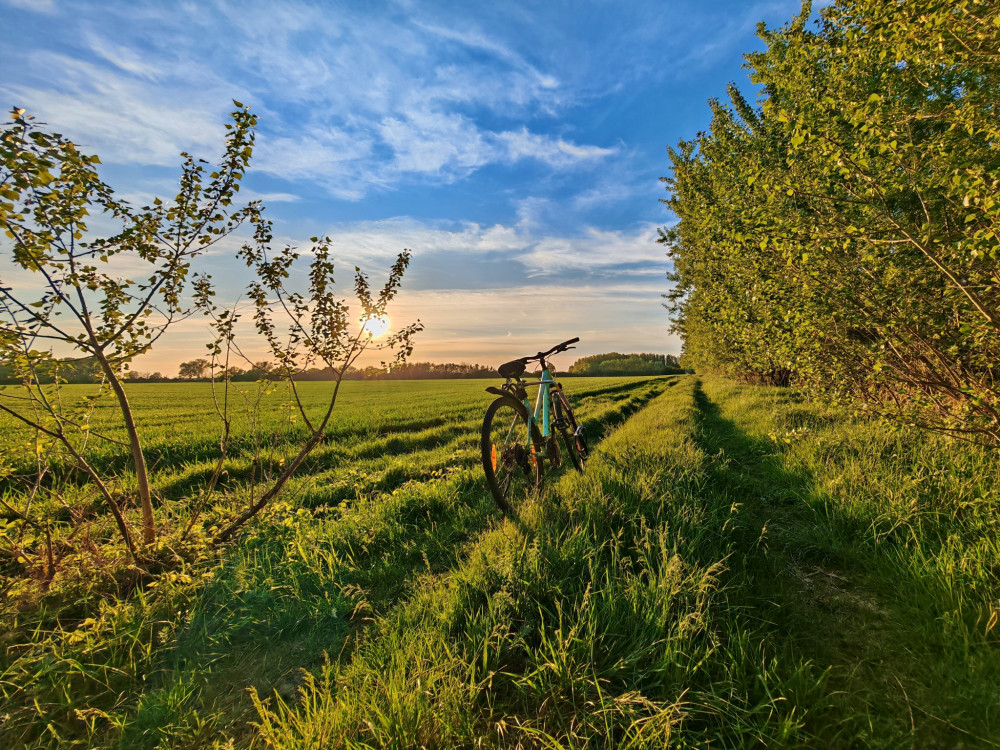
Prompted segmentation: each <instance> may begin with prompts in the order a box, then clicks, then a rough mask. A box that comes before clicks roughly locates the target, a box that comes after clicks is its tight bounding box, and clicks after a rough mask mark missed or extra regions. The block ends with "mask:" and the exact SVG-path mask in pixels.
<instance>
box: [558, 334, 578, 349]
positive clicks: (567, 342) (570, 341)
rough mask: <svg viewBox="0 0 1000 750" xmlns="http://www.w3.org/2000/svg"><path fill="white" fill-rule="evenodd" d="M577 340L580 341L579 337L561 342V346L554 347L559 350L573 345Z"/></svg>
mask: <svg viewBox="0 0 1000 750" xmlns="http://www.w3.org/2000/svg"><path fill="white" fill-rule="evenodd" d="M579 340H580V337H579V336H577V337H576V338H575V339H570V340H569V341H563V342H562V343H561V344H559V346H557V347H556V349H559V348H561V347H563V346H569V345H570V344H575V343H576V342H577V341H579Z"/></svg>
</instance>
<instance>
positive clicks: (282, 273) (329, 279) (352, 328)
mask: <svg viewBox="0 0 1000 750" xmlns="http://www.w3.org/2000/svg"><path fill="white" fill-rule="evenodd" d="M311 242H312V243H313V244H312V247H311V248H310V252H309V253H308V257H309V258H310V260H309V261H308V274H307V278H308V283H307V286H306V289H305V290H304V291H296V290H295V289H294V288H292V287H290V286H289V283H290V279H292V278H293V276H294V274H293V270H295V268H296V266H297V264H298V262H299V260H300V258H301V257H302V255H301V253H300V252H299V251H298V250H297V249H296V248H293V247H285V248H283V249H282V250H280V251H278V252H276V253H275V252H272V250H271V246H270V243H271V226H270V223H269V222H267V221H263V220H262V221H260V222H258V224H257V227H256V231H255V235H254V241H253V242H252V243H248V244H246V245H244V246H243V248H242V250H241V251H240V257H241V258H242V259H243V260H244V261H245V262H246V264H247V266H248V267H249V268H252V269H253V271H254V276H255V278H256V280H255V281H253V282H251V284H250V286H249V288H248V295H249V298H250V299H251V300H252V301H253V304H254V325H255V327H256V329H257V331H258V333H259V334H260V335H261V336H262V337H263V338H264V340H265V341H266V342H267V344H268V348H269V349H270V352H271V355H272V356H273V357H274V362H273V363H272V362H263V363H256V364H254V365H253V368H252V369H253V370H260V369H263V370H265V372H264V375H265V376H266V377H267V378H269V379H280V380H283V381H284V382H285V383H286V384H287V385H288V386H289V389H290V392H291V394H292V399H293V404H294V408H295V409H296V410H297V412H298V415H299V417H301V419H302V423H303V425H304V426H305V428H306V438H305V441H304V442H303V443H302V445H301V447H300V448H299V451H298V452H297V453H296V455H295V456H294V457H293V458H292V459H291V460H290V461H288V462H287V464H286V465H285V468H284V471H282V473H281V474H280V475H279V476H278V477H277V478H276V479H275V480H274V481H273V482H272V483H271V484H270V486H269V487H268V488H267V489H266V490H265V491H264V492H262V493H261V495H260V496H258V497H255V498H253V499H252V501H251V502H250V504H249V507H247V508H246V509H245V510H244V511H243V512H242V513H240V514H239V515H238V516H237V517H236V518H234V519H232V520H231V521H230V522H229V523H228V524H227V525H225V527H224V528H223V529H222V530H221V531H220V532H219V534H218V535H217V536H216V541H219V542H223V541H226V540H228V539H229V538H230V537H231V536H232V535H233V534H234V533H235V532H236V531H237V530H238V529H239V528H240V527H241V526H243V525H244V524H245V523H246V522H247V521H249V520H250V519H251V518H253V517H254V516H255V515H257V514H258V513H259V512H260V511H261V510H263V509H264V508H265V507H266V506H267V504H268V503H269V502H271V501H272V500H273V499H274V498H275V497H277V496H278V495H279V494H280V493H281V491H282V490H283V488H284V486H285V484H286V483H287V482H288V480H289V479H291V477H292V476H293V475H294V474H295V472H296V471H298V468H299V467H300V466H301V465H302V463H303V461H305V459H306V458H307V457H308V456H309V454H310V453H312V451H313V450H315V448H316V447H317V446H318V445H320V443H322V442H323V440H324V439H325V438H326V433H325V430H326V428H327V425H328V424H329V422H330V418H331V416H332V415H333V411H334V408H335V407H336V404H337V398H338V396H339V394H340V386H341V383H342V382H343V380H344V378H345V377H346V375H347V373H348V371H349V370H351V369H352V367H353V366H354V364H355V363H356V362H357V360H358V358H359V357H361V355H362V354H364V353H365V352H366V351H369V350H373V351H386V350H392V351H393V354H394V356H393V357H392V359H391V361H390V363H389V364H387V363H383V369H387V368H389V367H390V366H391V365H401V364H403V363H404V362H405V360H406V357H407V356H408V355H409V354H410V353H411V352H412V351H413V345H412V338H413V336H414V335H415V334H416V333H417V332H418V331H420V330H421V329H422V325H421V324H420V321H417V322H415V323H412V324H410V325H407V326H404V327H403V328H400V329H399V330H397V331H394V332H390V333H388V334H387V335H386V337H385V338H384V339H382V340H380V341H376V339H375V336H374V335H373V334H372V333H371V331H369V321H374V320H384V319H386V318H387V317H388V308H389V304H390V302H391V301H392V300H393V298H395V296H396V294H397V293H398V291H399V288H400V284H401V282H402V278H403V273H404V272H405V271H406V268H407V266H408V265H409V262H410V252H409V251H408V250H404V251H403V252H402V253H400V254H399V255H398V256H397V258H396V262H395V263H394V264H393V265H392V267H391V268H390V270H389V275H388V278H387V280H386V282H385V284H384V285H383V286H382V288H381V289H379V290H378V291H377V292H373V290H372V287H371V285H370V283H369V281H368V277H367V275H366V274H365V273H364V272H362V271H361V269H360V268H358V267H355V269H354V296H355V297H356V298H357V301H358V309H356V310H355V313H354V314H352V312H351V307H350V306H349V305H348V304H347V303H346V302H345V301H343V300H341V299H338V298H337V297H336V296H335V295H334V289H335V282H334V263H333V258H332V254H331V241H330V238H329V237H324V238H322V239H321V238H318V237H313V238H312V240H311ZM203 310H204V311H205V313H206V314H207V315H209V316H210V317H211V319H212V325H213V327H214V329H215V331H216V337H215V341H214V342H213V343H212V344H210V345H209V350H210V352H211V354H212V366H213V371H214V369H215V367H216V366H217V365H221V369H222V372H223V374H224V373H225V372H226V370H227V369H228V367H229V364H230V363H229V360H230V356H231V354H232V352H233V351H234V346H233V340H234V334H233V331H234V327H235V324H236V322H237V320H238V317H239V316H238V315H237V314H236V313H235V312H234V311H233V310H220V309H218V308H217V307H215V306H214V305H212V304H211V302H210V301H208V299H207V298H206V299H205V301H204V305H203ZM276 311H279V314H276ZM316 365H320V366H321V367H322V368H324V369H328V370H330V371H332V372H333V375H334V377H333V380H334V387H333V390H332V392H331V393H330V396H329V398H328V399H327V401H326V402H325V403H324V404H323V405H322V407H321V408H320V409H319V410H318V411H313V412H310V410H309V409H307V408H306V404H305V403H304V402H303V400H302V398H301V397H300V395H299V391H298V387H297V383H298V381H299V379H300V375H299V373H302V372H305V371H308V370H309V369H310V368H312V367H314V366H316ZM227 382H228V379H227ZM224 419H225V418H224ZM228 429H229V423H228V420H226V430H227V431H228ZM218 466H219V467H220V468H221V460H220V463H219V464H218Z"/></svg>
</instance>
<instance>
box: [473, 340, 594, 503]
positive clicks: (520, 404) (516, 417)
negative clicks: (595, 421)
mask: <svg viewBox="0 0 1000 750" xmlns="http://www.w3.org/2000/svg"><path fill="white" fill-rule="evenodd" d="M579 340H580V339H579V338H575V339H570V340H569V341H564V342H563V343H561V344H558V345H556V346H554V347H552V348H551V349H549V350H548V351H547V352H538V354H536V355H534V356H533V357H521V358H520V359H515V360H512V361H510V362H505V363H504V364H502V365H500V367H498V368H497V371H498V372H499V373H500V375H501V376H502V377H503V378H505V382H504V384H503V385H502V386H500V387H499V388H496V387H494V386H490V387H489V388H487V389H486V390H487V392H489V393H493V394H495V395H496V396H498V398H497V399H496V400H495V401H493V402H492V403H491V404H490V405H489V406H488V407H487V408H486V415H485V416H484V417H483V427H482V433H481V439H480V448H481V450H482V458H483V469H484V471H485V472H486V483H487V485H488V486H489V488H490V492H492V493H493V498H494V499H495V500H496V503H497V505H498V506H499V507H500V510H502V511H503V512H505V513H509V512H510V511H511V507H512V505H513V502H512V501H514V500H518V499H521V498H523V497H525V496H527V495H528V494H530V493H531V492H533V491H534V490H536V489H537V488H538V487H540V486H541V484H542V479H543V477H544V474H545V467H544V462H545V460H546V459H548V460H549V462H550V463H551V464H552V466H553V467H554V468H558V467H559V466H561V465H562V453H561V451H560V449H559V442H558V440H557V439H556V433H558V435H559V436H560V437H561V438H562V442H563V444H564V445H565V447H566V452H567V454H568V455H569V458H570V461H571V462H572V464H573V467H574V468H575V469H576V470H577V471H580V472H582V471H583V465H584V462H585V461H586V460H587V438H586V434H585V433H584V429H583V426H582V425H580V424H578V423H577V421H576V417H575V416H574V415H573V410H572V409H571V408H570V405H569V401H568V400H567V398H566V394H565V393H563V389H562V385H560V384H559V383H557V382H556V381H555V380H553V378H552V374H551V373H550V372H549V365H548V363H547V362H546V361H545V360H546V357H551V356H552V355H553V354H558V353H561V352H564V351H566V350H568V349H575V348H576V347H573V346H570V344H575V343H576V342H577V341H579ZM535 361H537V362H538V363H539V364H540V365H541V366H542V372H541V374H540V375H539V379H538V380H535V381H531V382H527V381H524V380H522V379H521V376H522V375H524V372H525V370H527V367H528V363H529V362H535ZM530 386H538V395H537V397H536V398H535V405H534V407H532V405H531V401H530V400H529V399H528V392H527V390H526V388H527V387H530Z"/></svg>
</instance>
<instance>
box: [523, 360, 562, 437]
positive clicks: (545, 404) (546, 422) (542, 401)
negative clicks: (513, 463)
mask: <svg viewBox="0 0 1000 750" xmlns="http://www.w3.org/2000/svg"><path fill="white" fill-rule="evenodd" d="M553 383H555V381H554V380H553V379H552V375H550V374H549V368H547V367H546V368H545V369H544V370H542V376H541V378H539V380H538V396H537V397H536V398H535V410H534V412H533V413H532V418H533V419H534V421H535V423H536V424H538V422H539V417H541V426H542V430H541V432H542V437H543V438H547V437H548V436H549V432H550V429H549V427H550V421H551V417H550V414H549V389H550V388H551V387H552V384H553ZM525 406H528V404H525ZM529 408H530V407H529Z"/></svg>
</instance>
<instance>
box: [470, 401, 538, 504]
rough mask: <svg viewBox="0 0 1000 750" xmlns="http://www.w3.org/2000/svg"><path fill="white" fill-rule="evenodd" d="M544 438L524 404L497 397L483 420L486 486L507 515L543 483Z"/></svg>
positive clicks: (482, 447)
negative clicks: (542, 451) (542, 450)
mask: <svg viewBox="0 0 1000 750" xmlns="http://www.w3.org/2000/svg"><path fill="white" fill-rule="evenodd" d="M541 444H542V438H541V435H539V434H538V428H537V427H535V425H534V423H533V422H532V421H531V418H530V417H529V416H528V412H527V410H526V409H525V408H524V404H522V403H521V402H520V401H517V400H516V399H513V398H508V397H502V398H498V399H497V400H496V401H494V402H493V403H492V404H490V405H489V407H487V409H486V416H485V417H483V429H482V437H481V440H480V447H481V449H482V455H483V470H484V471H485V472H486V484H487V485H488V486H489V488H490V492H491V493H493V499H494V500H496V503H497V506H498V507H499V508H500V510H502V511H503V512H504V513H509V512H510V511H511V508H512V507H513V506H514V505H516V504H517V503H519V502H520V501H522V500H523V499H524V498H526V497H527V496H528V495H530V494H531V493H532V492H534V491H535V490H536V489H537V488H538V487H539V485H541V483H542V474H543V471H544V470H543V468H542V457H541V453H540V451H541Z"/></svg>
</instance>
